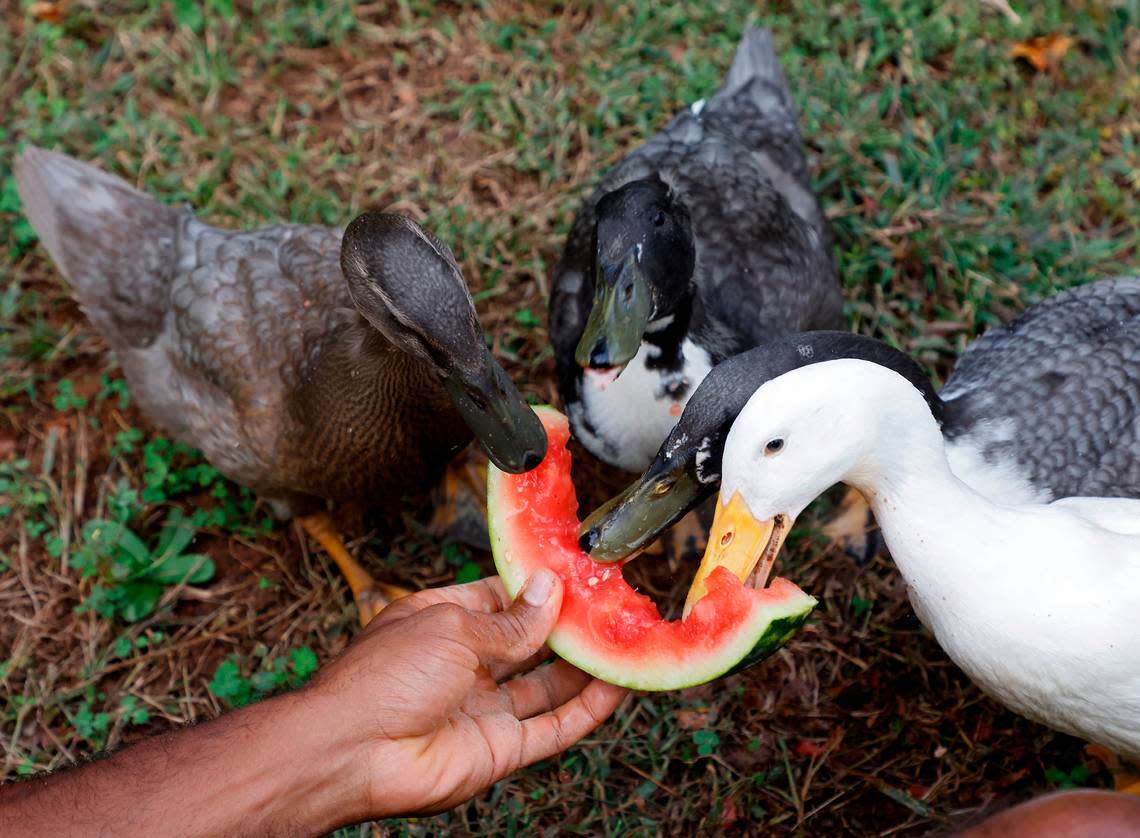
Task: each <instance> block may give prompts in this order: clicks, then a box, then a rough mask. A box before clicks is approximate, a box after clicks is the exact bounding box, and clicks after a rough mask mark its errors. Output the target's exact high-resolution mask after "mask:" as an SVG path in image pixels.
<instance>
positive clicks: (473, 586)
mask: <svg viewBox="0 0 1140 838" xmlns="http://www.w3.org/2000/svg"><path fill="white" fill-rule="evenodd" d="M444 602H450V603H454V604H456V605H459V606H461V607H463V608H466V609H468V610H469V611H478V612H481V613H485V614H491V613H494V612H496V611H502V610H504V609H506V608H509V607H510V604H511V598H510V597H509V596H507V592H506V590H504V589H503V583H502V582H500V581H499V577H498V576H490V577H488V578H486V579H479V580H477V581H475V582H468V583H467V584H464V585H447V586H445V587H442V588H427V589H426V590H423V591H417V592H416V593H414V594H411V595H410V596H406V597H401V598H400V599H398V600H396V601H395V602H393V603H392V604H391V605H389V606H387V607H386V608H385V609H384V610H383V611H381V612H380V614H379V615H378V616H377V617H376V619H374V620H373V621H372V622H371V623H369V626H372V625H376V624H379V623H388V622H391V621H392V620H398V619H404V618H406V617H410V616H412V615H413V614H416V613H419V612H420V611H423V610H424V609H425V608H431V606H433V605H439V604H441V603H444Z"/></svg>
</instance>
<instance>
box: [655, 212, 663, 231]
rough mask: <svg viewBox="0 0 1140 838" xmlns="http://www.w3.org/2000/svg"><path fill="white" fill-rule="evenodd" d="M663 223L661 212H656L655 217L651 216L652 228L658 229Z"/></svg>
mask: <svg viewBox="0 0 1140 838" xmlns="http://www.w3.org/2000/svg"><path fill="white" fill-rule="evenodd" d="M664 223H665V213H663V212H662V211H661V210H657V215H655V216H653V226H654V227H660V226H661V225H662V224H664Z"/></svg>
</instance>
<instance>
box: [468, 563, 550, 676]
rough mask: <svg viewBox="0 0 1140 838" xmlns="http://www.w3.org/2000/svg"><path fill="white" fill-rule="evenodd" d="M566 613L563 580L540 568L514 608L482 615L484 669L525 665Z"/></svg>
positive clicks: (479, 648)
mask: <svg viewBox="0 0 1140 838" xmlns="http://www.w3.org/2000/svg"><path fill="white" fill-rule="evenodd" d="M561 611H562V580H561V579H559V578H558V576H557V575H556V574H554V573H553V572H551V571H549V570H547V569H546V568H540V569H538V570H536V571H535V572H534V575H533V576H531V577H530V579H528V580H527V583H526V585H524V586H523V589H522V592H521V593H520V594H519V595H518V596H517V597H516V598H515V601H514V602H512V603H511V606H510V608H507V609H506V610H505V611H499V612H497V613H494V614H481V615H479V620H478V626H477V631H476V632H474V634H475V635H476V637H475V638H474V639H475V640H476V645H477V648H476V650H475V651H476V653H477V654H478V655H479V660H480V662H481V663H482V664H483V665H484V666H488V667H490V666H492V665H493V664H496V663H521V662H522V661H525V660H526V659H528V658H530V657H531V656H532V655H534V654H535V653H536V652H537V651H538V650H539V649H541V648H542V644H543V643H545V642H546V638H547V637H549V636H550V632H551V631H553V630H554V624H555V623H556V622H557V621H558V614H559V613H560V612H561Z"/></svg>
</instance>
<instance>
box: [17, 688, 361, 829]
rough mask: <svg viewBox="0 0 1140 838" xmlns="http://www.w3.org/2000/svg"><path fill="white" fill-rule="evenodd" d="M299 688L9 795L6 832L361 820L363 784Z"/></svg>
mask: <svg viewBox="0 0 1140 838" xmlns="http://www.w3.org/2000/svg"><path fill="white" fill-rule="evenodd" d="M335 712H336V708H335V707H329V708H326V707H325V706H324V705H323V704H322V699H321V697H320V696H318V695H316V694H313V693H310V692H306V691H301V692H297V693H292V694H289V695H285V696H281V697H279V698H276V699H272V700H269V701H265V702H262V703H261V704H257V705H254V706H252V707H247V708H244V709H242V710H239V711H236V712H233V713H230V714H228V715H226V716H223V717H221V718H220V719H217V720H216V721H213V722H208V723H205V724H202V725H198V726H195V727H192V728H188V729H186V730H182V731H177V732H174V733H169V734H166V735H164V736H160V737H156V738H154V739H149V740H146V741H144V742H141V743H139V744H138V745H135V746H133V747H130V748H127V749H124V750H123V751H120V752H118V753H116V754H114V755H113V756H111V757H109V758H107V759H103V760H99V761H97V762H92V763H89V764H87V765H84V766H81V767H79V768H76V769H73V770H70V771H67V772H64V773H61V774H58V775H53V776H49V777H45V778H41V779H35V780H29V781H25V782H22V783H16V784H13V785H10V786H7V787H4V788H0V834H3V835H5V836H9V835H29V836H30V835H77V834H83V835H91V834H107V835H112V834H113V835H116V836H118V835H146V836H161V835H226V836H230V835H265V834H273V835H313V834H321V833H324V832H327V831H329V830H331V829H332V828H334V827H335V826H338V825H340V824H343V823H346V822H351V821H353V820H355V819H357V818H359V817H363V812H361V803H362V801H363V800H365V798H364V796H363V795H364V790H363V787H364V783H365V777H364V776H363V772H358V771H356V768H357V766H356V765H355V762H354V759H355V757H354V753H353V747H352V745H351V744H349V743H348V742H346V741H343V738H342V737H338V736H337V735H335V734H334V733H331V732H330V730H329V728H330V727H334V726H335V716H334V715H332V714H335Z"/></svg>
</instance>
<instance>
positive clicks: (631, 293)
mask: <svg viewBox="0 0 1140 838" xmlns="http://www.w3.org/2000/svg"><path fill="white" fill-rule="evenodd" d="M615 273H616V276H614V274H615ZM652 314H653V295H652V293H651V292H650V288H649V282H648V281H647V280H646V278H645V275H644V274H643V273H642V272H641V265H640V264H639V263H638V260H637V250H636V249H635V248H630V250H629V252H628V253H627V254H626V256H625V259H623V260H622V262H621V265H620V266H619V267H618V268H617V269H616V270H606V269H604V268H602V267H601V266H599V267H598V270H597V276H596V277H595V284H594V307H593V308H592V309H590V316H589V318H588V319H587V320H586V328H585V331H583V332H582V337H581V339H580V340H579V341H578V347H577V349H576V350H575V351H574V360H576V361H577V362H578V364H579V366H582V367H594V368H606V367H622V366H625V365H626V364H628V363H629V362H630V361H632V360H633V356H634V355H636V354H637V350H638V347H640V346H641V338H642V335H644V334H645V327H646V326H648V325H649V318H650V317H651V316H652Z"/></svg>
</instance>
